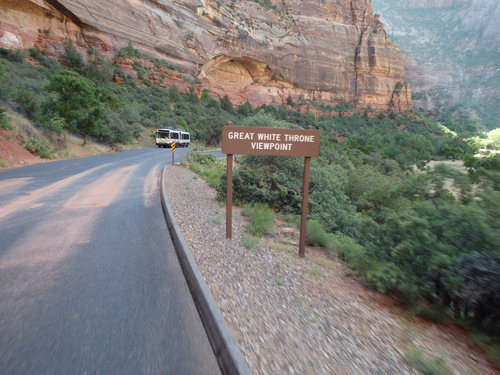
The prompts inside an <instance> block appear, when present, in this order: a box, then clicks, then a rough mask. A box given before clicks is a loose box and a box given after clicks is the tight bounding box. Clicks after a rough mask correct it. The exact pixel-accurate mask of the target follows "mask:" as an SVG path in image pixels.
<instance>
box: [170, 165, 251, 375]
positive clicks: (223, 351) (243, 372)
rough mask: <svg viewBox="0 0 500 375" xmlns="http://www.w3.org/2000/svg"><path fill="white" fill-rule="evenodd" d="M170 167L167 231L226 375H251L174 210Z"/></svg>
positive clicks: (220, 365)
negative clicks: (170, 197) (170, 202)
mask: <svg viewBox="0 0 500 375" xmlns="http://www.w3.org/2000/svg"><path fill="white" fill-rule="evenodd" d="M168 166H169V165H166V166H165V167H163V169H162V171H161V173H160V187H161V188H160V195H161V205H162V209H163V215H164V216H165V221H166V223H167V228H168V231H169V233H170V236H171V237H172V242H173V244H174V249H175V252H176V253H177V257H178V258H179V262H180V264H181V267H182V271H183V273H184V277H185V278H186V281H187V284H188V286H189V290H190V292H191V295H192V296H193V300H194V302H195V305H196V308H197V309H198V313H199V314H200V317H201V321H202V323H203V326H204V327H205V331H206V332H207V335H208V339H209V340H210V344H211V345H212V349H213V351H214V353H215V356H216V358H217V362H218V363H219V367H220V369H221V371H222V373H223V374H227V375H251V374H252V373H251V371H250V369H249V367H248V365H247V363H246V361H245V358H244V357H243V354H242V353H241V351H240V348H239V347H238V345H237V344H236V340H235V339H234V336H233V334H232V333H231V331H230V329H229V326H228V325H227V322H226V321H225V320H224V317H223V316H222V312H221V311H220V309H219V306H217V303H216V302H215V299H214V297H213V295H212V293H211V292H210V289H209V288H208V285H207V283H206V282H205V279H204V278H203V275H202V274H201V272H200V270H199V268H198V265H197V264H196V262H195V260H194V257H193V255H192V253H191V250H190V249H189V246H188V245H187V243H186V241H185V240H184V237H183V236H182V233H181V230H180V228H179V226H178V225H177V221H176V220H175V217H174V214H173V212H172V209H171V208H170V204H169V201H168V197H167V190H166V186H165V178H164V176H165V175H166V174H165V170H166V168H167V167H168Z"/></svg>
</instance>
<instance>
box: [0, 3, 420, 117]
mask: <svg viewBox="0 0 500 375" xmlns="http://www.w3.org/2000/svg"><path fill="white" fill-rule="evenodd" d="M65 37H71V38H72V40H73V42H74V44H75V45H77V46H78V47H79V48H81V50H82V51H86V50H87V49H88V48H89V47H92V48H95V49H98V50H100V51H101V52H103V53H105V54H108V56H110V57H112V56H113V57H114V52H116V51H117V50H118V49H120V48H122V47H126V46H127V45H128V43H129V42H132V44H133V46H134V47H135V48H137V49H139V50H140V51H142V52H145V53H147V54H150V55H152V56H154V57H158V58H162V59H165V60H168V61H170V62H172V63H174V64H176V65H177V66H178V67H179V68H180V69H181V70H182V71H183V72H184V73H186V74H191V75H196V76H197V77H198V78H199V80H200V81H201V82H202V86H203V88H209V89H210V90H211V92H212V93H213V94H219V95H228V96H229V98H230V99H231V100H232V101H233V103H235V104H241V103H244V102H245V101H246V100H249V101H250V102H251V103H252V104H253V105H260V104H284V103H286V101H287V98H288V97H291V98H292V99H293V100H300V99H302V100H305V99H311V100H314V101H316V102H324V103H329V104H336V103H341V102H352V103H356V104H357V105H358V106H359V107H367V106H371V107H372V108H374V109H391V108H393V109H395V110H405V109H409V108H411V107H412V102H411V91H410V88H409V85H408V84H407V83H406V82H405V77H404V70H403V63H402V56H401V54H400V53H399V51H398V50H397V49H395V48H394V46H393V44H392V43H391V42H390V41H389V40H388V38H387V34H386V32H385V30H384V26H383V24H382V23H380V21H379V19H378V16H377V15H374V14H373V12H372V7H371V3H370V1H369V0H338V1H327V0H318V1H305V0H294V1H291V0H284V1H281V0H280V1H276V0H271V1H246V0H239V1H234V0H232V1H231V0H217V1H212V0H205V1H204V0H199V1H197V0H185V1H170V0H142V1H139V0H120V1H118V0H109V1H106V2H105V3H103V2H97V1H94V0H26V1H23V2H19V1H18V0H3V1H2V2H1V4H0V46H3V47H6V48H21V49H28V48H31V47H37V48H39V49H41V50H46V51H48V53H49V54H50V53H51V52H52V53H56V52H57V51H61V49H62V42H63V40H64V38H65Z"/></svg>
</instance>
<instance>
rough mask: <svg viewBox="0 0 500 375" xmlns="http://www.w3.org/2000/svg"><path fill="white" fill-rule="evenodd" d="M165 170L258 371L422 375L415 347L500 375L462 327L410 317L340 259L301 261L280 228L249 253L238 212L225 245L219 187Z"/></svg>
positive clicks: (171, 195) (185, 230)
mask: <svg viewBox="0 0 500 375" xmlns="http://www.w3.org/2000/svg"><path fill="white" fill-rule="evenodd" d="M167 172H168V173H167V174H166V175H167V176H168V177H167V180H166V189H167V196H168V200H169V203H170V206H171V208H172V211H173V213H174V215H175V218H176V221H177V224H178V225H179V227H180V229H181V231H182V234H183V236H184V238H185V240H186V242H187V244H188V245H189V247H190V250H191V252H192V254H193V256H194V259H195V260H196V262H197V264H198V267H199V269H200V271H201V273H202V274H203V276H204V278H205V280H206V282H207V284H208V286H209V288H210V290H211V292H212V294H213V296H214V298H215V300H216V302H217V304H218V306H219V308H220V310H221V312H222V314H223V316H224V318H225V320H226V321H227V323H228V325H229V327H230V329H231V331H232V333H233V335H234V337H235V339H236V341H237V343H238V345H239V347H240V349H241V351H242V353H243V356H244V357H245V359H246V361H247V363H248V366H249V367H250V369H251V371H252V372H253V373H254V374H318V375H319V374H339V375H341V374H346V375H347V374H349V375H352V374H420V372H419V371H418V370H417V369H415V368H412V367H410V366H409V365H408V364H407V363H406V361H405V357H406V356H408V354H410V353H412V352H415V351H416V350H420V352H425V353H426V354H425V355H426V356H427V361H429V362H432V361H435V360H438V359H442V360H443V363H444V364H445V365H446V367H447V368H448V369H449V370H451V371H452V373H454V374H499V373H500V372H498V371H496V370H494V369H493V368H491V366H489V364H488V363H487V361H486V360H485V359H484V356H483V355H482V354H481V353H480V352H478V351H477V350H476V349H475V347H474V346H473V345H472V344H470V341H469V340H468V339H467V337H466V335H465V334H464V332H462V331H461V330H460V329H458V328H456V327H449V326H444V325H434V324H430V323H428V322H423V321H421V320H419V319H416V318H414V317H412V316H410V315H408V314H406V313H405V312H404V311H402V310H401V309H399V308H398V307H397V306H395V305H394V304H393V302H392V301H391V300H390V299H389V298H388V297H386V296H382V295H380V294H378V293H375V292H373V291H371V290H369V289H367V288H366V287H364V286H363V285H362V284H361V283H360V282H358V281H357V280H356V279H355V278H354V277H352V276H351V275H350V273H349V270H348V268H347V267H345V265H344V264H343V263H342V262H341V261H339V260H338V259H336V258H332V257H329V256H327V255H325V254H324V253H323V252H321V251H318V250H316V249H313V248H307V249H306V257H305V258H299V256H298V245H297V244H298V233H295V232H294V231H293V230H290V229H289V228H286V227H285V226H283V224H282V223H277V224H276V229H275V234H274V235H272V236H267V237H263V238H261V239H260V242H259V244H257V245H256V246H254V247H252V248H247V247H245V246H244V245H243V242H242V240H243V241H244V239H245V238H246V237H248V235H247V234H246V232H245V226H246V223H247V221H246V218H245V217H244V216H242V215H241V214H240V210H239V208H238V207H234V209H233V239H232V240H228V239H226V232H225V207H224V205H221V204H220V203H218V202H217V201H216V200H215V191H214V189H212V188H210V187H209V186H208V185H207V184H206V183H205V182H204V181H203V180H202V179H201V178H199V177H198V176H196V175H195V174H194V173H193V172H192V171H190V170H189V169H187V168H185V167H183V166H180V165H174V166H169V167H168V168H167Z"/></svg>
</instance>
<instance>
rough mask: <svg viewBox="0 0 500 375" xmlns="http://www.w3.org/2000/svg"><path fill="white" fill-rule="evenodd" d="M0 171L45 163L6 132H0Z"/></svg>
mask: <svg viewBox="0 0 500 375" xmlns="http://www.w3.org/2000/svg"><path fill="white" fill-rule="evenodd" d="M0 161H3V162H4V163H5V164H6V165H5V166H2V165H1V164H0V169H5V168H12V167H20V166H23V165H30V164H37V163H42V162H44V161H47V160H46V159H45V160H44V159H42V158H40V157H39V156H36V155H33V154H32V153H31V152H29V151H28V150H26V149H25V148H24V147H23V146H21V145H20V144H19V143H18V140H17V139H16V138H15V137H13V136H11V135H10V132H9V131H8V130H0Z"/></svg>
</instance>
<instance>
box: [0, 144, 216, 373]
mask: <svg viewBox="0 0 500 375" xmlns="http://www.w3.org/2000/svg"><path fill="white" fill-rule="evenodd" d="M179 151H181V150H178V151H176V159H177V158H178V157H181V155H180V154H181V153H180V152H179ZM184 151H185V150H184ZM170 158H171V153H170V152H169V151H165V150H162V149H153V148H151V149H143V150H133V151H127V152H121V153H117V154H111V155H105V156H99V157H91V158H84V159H74V160H65V161H60V162H51V163H45V164H39V165H35V166H29V167H23V168H17V169H11V170H5V171H1V172H0V285H1V288H0V373H2V374H35V373H36V374H218V373H220V370H219V367H218V364H217V361H216V359H215V356H214V353H213V351H212V348H211V346H210V343H209V341H208V338H207V335H206V333H205V330H204V328H203V325H202V323H201V321H200V318H199V315H198V312H197V310H196V307H195V305H194V303H193V301H192V298H191V295H190V292H189V290H188V286H187V284H186V282H185V280H184V277H183V274H182V270H181V267H180V265H179V263H178V259H177V256H176V254H175V251H174V248H173V245H172V242H171V240H170V236H169V235H168V232H167V228H166V224H165V220H164V218H163V213H162V208H161V204H160V196H159V185H158V183H159V179H158V176H159V174H160V171H161V168H162V167H163V166H164V165H165V164H168V163H170V161H171V159H170Z"/></svg>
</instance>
